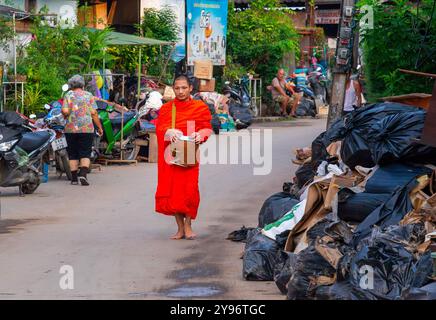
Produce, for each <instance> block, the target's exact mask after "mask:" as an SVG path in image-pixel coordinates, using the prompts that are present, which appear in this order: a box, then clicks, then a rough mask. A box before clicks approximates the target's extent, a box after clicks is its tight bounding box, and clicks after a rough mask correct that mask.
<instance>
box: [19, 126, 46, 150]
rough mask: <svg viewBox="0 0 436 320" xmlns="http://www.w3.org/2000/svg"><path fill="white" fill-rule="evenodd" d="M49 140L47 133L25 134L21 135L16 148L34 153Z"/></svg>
mask: <svg viewBox="0 0 436 320" xmlns="http://www.w3.org/2000/svg"><path fill="white" fill-rule="evenodd" d="M49 139H50V134H49V133H48V131H36V132H26V133H24V134H23V136H22V138H21V140H20V141H19V142H18V146H19V147H20V148H21V149H23V150H24V151H26V152H28V153H30V152H32V151H35V150H36V149H38V148H39V147H41V146H42V145H44V143H46V142H47V141H48V140H49Z"/></svg>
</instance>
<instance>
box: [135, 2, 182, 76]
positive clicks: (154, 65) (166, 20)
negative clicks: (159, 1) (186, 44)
mask: <svg viewBox="0 0 436 320" xmlns="http://www.w3.org/2000/svg"><path fill="white" fill-rule="evenodd" d="M138 28H139V31H140V33H141V35H142V36H144V37H148V38H154V39H158V40H163V41H171V42H177V41H178V40H179V32H180V27H179V25H178V24H177V21H176V15H175V13H174V11H173V10H172V9H170V8H169V7H163V8H162V9H160V10H157V9H144V15H143V18H142V21H141V24H140V25H139V26H138ZM171 53H172V47H171V46H163V47H162V50H160V48H159V47H157V46H151V47H150V46H149V47H145V48H144V62H145V66H146V69H147V71H148V73H149V74H152V75H160V73H161V72H162V69H163V67H164V64H165V62H166V60H167V59H168V58H169V57H170V55H171ZM173 67H174V62H172V61H170V63H169V66H168V68H167V70H172V68H173ZM164 78H166V79H168V80H169V79H170V78H172V74H171V72H167V74H166V75H164Z"/></svg>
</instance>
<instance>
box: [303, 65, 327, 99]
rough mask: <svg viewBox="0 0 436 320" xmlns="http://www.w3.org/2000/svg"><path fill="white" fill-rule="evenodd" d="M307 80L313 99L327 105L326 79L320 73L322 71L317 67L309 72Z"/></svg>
mask: <svg viewBox="0 0 436 320" xmlns="http://www.w3.org/2000/svg"><path fill="white" fill-rule="evenodd" d="M307 80H308V82H309V84H310V87H311V88H312V90H313V93H314V94H315V97H317V98H318V99H320V100H321V101H322V102H323V103H324V104H328V92H327V77H326V76H325V75H324V74H323V73H322V69H321V68H320V67H318V68H316V69H315V70H313V71H311V72H309V74H308V75H307Z"/></svg>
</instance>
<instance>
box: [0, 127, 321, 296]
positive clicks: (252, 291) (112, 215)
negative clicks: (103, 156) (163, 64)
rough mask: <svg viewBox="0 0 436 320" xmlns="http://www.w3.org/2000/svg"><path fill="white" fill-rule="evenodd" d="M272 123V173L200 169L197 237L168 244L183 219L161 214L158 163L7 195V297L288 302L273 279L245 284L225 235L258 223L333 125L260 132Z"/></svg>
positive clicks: (1, 227) (236, 249)
mask: <svg viewBox="0 0 436 320" xmlns="http://www.w3.org/2000/svg"><path fill="white" fill-rule="evenodd" d="M268 127H273V129H272V132H273V136H272V151H273V153H272V155H273V158H272V159H273V168H272V171H271V173H270V174H268V175H263V176H262V175H260V176H259V175H257V176H255V175H253V165H212V164H208V165H203V166H202V167H201V174H200V192H201V199H202V202H201V206H200V211H199V217H198V220H197V221H195V222H194V231H195V232H197V234H198V235H199V238H198V239H197V240H180V241H174V240H169V236H170V235H172V234H173V233H175V221H173V218H172V217H167V216H163V215H160V214H156V213H155V212H154V210H153V208H154V192H155V187H156V165H155V164H144V163H140V164H138V166H116V165H115V166H110V167H104V168H103V170H102V172H93V173H92V174H91V175H90V176H89V180H90V182H91V186H89V187H82V186H71V185H69V184H68V182H67V181H65V180H58V179H57V178H56V177H54V176H50V180H49V182H48V183H46V184H42V185H41V186H40V188H39V189H38V190H37V191H36V193H35V194H33V195H29V196H25V197H22V198H20V197H19V196H18V192H17V188H8V189H5V188H3V189H0V191H1V220H0V261H1V263H0V299H190V298H211V299H284V296H281V295H280V294H279V291H278V289H277V287H276V286H275V284H274V282H249V281H244V280H243V279H242V260H241V259H240V256H241V253H242V251H243V248H244V246H243V244H242V243H235V242H231V241H228V240H225V238H226V236H227V234H228V233H230V232H231V231H233V230H237V229H239V228H240V227H241V226H243V225H245V226H251V227H255V226H256V225H257V218H258V213H259V209H260V207H261V205H262V203H263V201H264V200H265V199H266V198H267V197H268V196H270V195H271V194H272V193H275V192H279V191H281V187H282V184H283V182H285V181H290V179H291V177H292V176H293V173H294V171H295V169H296V166H295V165H292V164H291V158H292V150H293V149H294V148H296V147H303V146H308V145H310V143H311V141H312V140H313V139H314V138H315V137H316V136H317V135H318V134H319V133H320V132H322V131H323V130H324V128H325V121H324V120H298V121H296V122H291V123H290V122H283V123H274V124H271V123H265V124H258V125H256V126H254V128H261V129H266V128H268ZM65 266H67V267H65ZM70 267H71V268H70ZM62 268H63V269H62ZM60 272H62V274H61V273H60ZM66 279H68V280H70V282H67V281H66ZM71 285H73V287H74V288H73V289H71V287H69V286H71ZM61 287H62V288H61Z"/></svg>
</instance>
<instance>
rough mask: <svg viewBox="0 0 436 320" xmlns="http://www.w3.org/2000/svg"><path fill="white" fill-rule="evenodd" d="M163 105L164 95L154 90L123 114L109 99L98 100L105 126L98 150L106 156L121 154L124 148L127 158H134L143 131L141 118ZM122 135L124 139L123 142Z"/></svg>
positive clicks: (99, 111)
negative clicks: (140, 122) (132, 108)
mask: <svg viewBox="0 0 436 320" xmlns="http://www.w3.org/2000/svg"><path fill="white" fill-rule="evenodd" d="M161 106H162V95H161V94H160V93H159V92H157V91H153V92H151V93H147V94H145V95H144V99H143V100H142V101H139V102H138V103H137V105H136V109H134V110H131V111H127V112H124V118H123V115H122V114H121V112H120V111H119V110H117V109H116V108H114V105H113V104H112V103H110V102H108V101H103V100H100V101H97V107H98V116H99V118H100V121H101V123H102V126H103V136H101V137H98V138H97V145H98V150H99V151H100V152H101V154H103V155H104V156H106V157H108V156H114V155H119V154H120V152H121V150H124V159H125V160H134V159H136V157H137V155H138V151H139V149H138V148H136V144H135V140H136V139H137V138H138V136H139V132H140V131H141V128H140V124H139V119H141V118H142V117H144V116H146V115H147V114H148V113H149V112H150V111H152V110H156V109H159V108H160V107H161ZM122 122H123V123H124V126H123V130H121V129H122V128H121V127H122V126H121V124H122ZM121 136H123V141H122V142H121Z"/></svg>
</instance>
